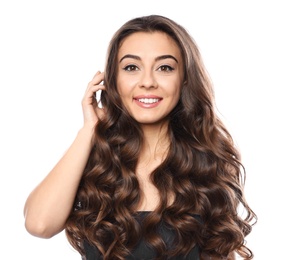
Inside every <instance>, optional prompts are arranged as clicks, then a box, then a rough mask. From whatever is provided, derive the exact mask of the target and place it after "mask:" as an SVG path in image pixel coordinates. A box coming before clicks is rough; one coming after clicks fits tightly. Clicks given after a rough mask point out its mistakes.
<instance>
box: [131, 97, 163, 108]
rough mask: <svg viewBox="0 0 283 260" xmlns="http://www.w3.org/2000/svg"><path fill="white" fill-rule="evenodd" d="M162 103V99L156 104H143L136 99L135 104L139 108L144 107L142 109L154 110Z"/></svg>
mask: <svg viewBox="0 0 283 260" xmlns="http://www.w3.org/2000/svg"><path fill="white" fill-rule="evenodd" d="M161 101H162V99H160V100H159V101H158V102H155V103H143V102H140V101H138V100H137V99H134V102H135V103H136V104H137V105H138V106H139V107H142V108H154V107H157V106H158V105H159V104H160V102H161Z"/></svg>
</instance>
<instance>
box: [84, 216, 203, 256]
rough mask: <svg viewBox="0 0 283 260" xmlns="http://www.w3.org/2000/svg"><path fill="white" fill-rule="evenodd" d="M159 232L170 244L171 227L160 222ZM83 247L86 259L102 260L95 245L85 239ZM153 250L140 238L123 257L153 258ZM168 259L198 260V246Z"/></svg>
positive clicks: (171, 240) (140, 217) (172, 236)
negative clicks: (183, 254) (184, 254)
mask: <svg viewBox="0 0 283 260" xmlns="http://www.w3.org/2000/svg"><path fill="white" fill-rule="evenodd" d="M148 213H149V212H147V211H140V212H139V213H138V218H137V219H138V220H142V219H143V218H144V217H145V216H146V215H147V214H148ZM192 216H193V217H195V218H196V219H198V220H200V218H199V216H198V215H192ZM159 234H160V236H161V237H162V239H163V240H164V242H165V243H166V244H167V245H170V244H171V243H172V242H173V240H174V232H173V231H172V229H169V228H168V227H166V225H164V224H161V225H160V227H159ZM84 249H85V253H86V258H85V259H86V260H102V259H103V258H102V256H101V254H100V253H99V251H98V249H97V248H96V247H95V246H92V245H90V244H89V243H87V242H86V241H85V242H84ZM154 259H155V251H154V249H153V248H151V247H149V245H148V244H147V243H145V241H144V240H141V241H140V242H139V243H138V245H137V246H136V247H135V248H134V250H132V252H131V254H130V255H129V256H127V257H126V258H125V260H154ZM169 259H170V260H199V248H198V246H195V247H194V248H193V249H192V250H191V251H190V253H189V254H188V255H187V256H185V257H184V256H177V257H171V258H169Z"/></svg>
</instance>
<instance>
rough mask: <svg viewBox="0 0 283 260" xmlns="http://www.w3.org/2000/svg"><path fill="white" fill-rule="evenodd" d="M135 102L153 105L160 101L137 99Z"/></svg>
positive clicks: (158, 99) (155, 99)
mask: <svg viewBox="0 0 283 260" xmlns="http://www.w3.org/2000/svg"><path fill="white" fill-rule="evenodd" d="M137 100H138V101H139V102H141V103H144V104H154V103H157V102H159V101H160V100H161V99H160V98H138V99H137Z"/></svg>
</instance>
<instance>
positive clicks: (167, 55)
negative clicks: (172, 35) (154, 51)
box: [119, 54, 178, 63]
mask: <svg viewBox="0 0 283 260" xmlns="http://www.w3.org/2000/svg"><path fill="white" fill-rule="evenodd" d="M126 58H129V59H135V60H141V58H140V57H139V56H137V55H133V54H126V55H125V56H123V57H122V58H121V59H120V61H119V62H121V61H122V60H124V59H126ZM165 59H173V60H175V61H176V62H177V63H178V60H177V59H176V58H175V57H174V56H172V55H169V54H166V55H161V56H158V57H156V58H155V61H160V60H165Z"/></svg>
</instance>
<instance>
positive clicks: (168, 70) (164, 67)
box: [158, 65, 174, 72]
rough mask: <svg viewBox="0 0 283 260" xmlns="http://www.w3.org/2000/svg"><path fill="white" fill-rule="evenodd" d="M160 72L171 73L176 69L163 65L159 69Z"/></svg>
mask: <svg viewBox="0 0 283 260" xmlns="http://www.w3.org/2000/svg"><path fill="white" fill-rule="evenodd" d="M158 70H159V71H163V72H170V71H173V70H174V68H172V67H171V66H169V65H162V66H160V67H159V68H158Z"/></svg>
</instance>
